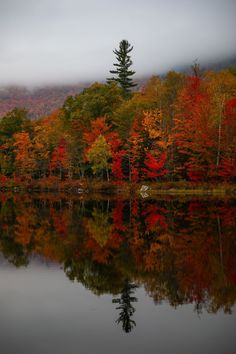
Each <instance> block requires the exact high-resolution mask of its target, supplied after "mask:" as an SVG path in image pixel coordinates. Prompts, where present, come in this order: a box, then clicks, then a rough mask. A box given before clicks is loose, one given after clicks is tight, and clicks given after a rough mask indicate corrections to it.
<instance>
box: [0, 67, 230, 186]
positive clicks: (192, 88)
mask: <svg viewBox="0 0 236 354" xmlns="http://www.w3.org/2000/svg"><path fill="white" fill-rule="evenodd" d="M88 179H90V180H91V179H93V180H95V179H96V180H104V181H105V180H107V181H110V182H112V183H114V184H122V183H124V182H130V183H132V184H134V183H137V182H140V181H190V182H193V183H197V182H200V183H203V182H207V183H218V182H235V179H236V76H235V70H233V69H227V70H222V71H219V72H214V71H205V72H202V71H201V70H199V67H198V66H196V65H195V66H194V67H193V72H192V74H191V75H186V74H184V73H179V72H175V71H170V72H168V73H167V74H166V76H165V77H162V78H160V77H158V76H155V77H152V78H151V79H150V80H149V81H148V82H147V83H146V84H145V85H144V86H143V87H142V89H141V90H138V91H135V89H133V90H132V92H125V93H124V90H123V89H122V87H121V85H119V83H118V82H115V81H111V82H108V83H94V84H92V85H91V86H90V87H88V88H86V89H84V90H83V91H82V92H81V93H79V94H77V95H74V96H69V97H67V98H66V100H65V101H64V104H63V105H62V107H58V109H57V110H55V111H54V112H53V113H51V114H50V115H47V116H42V117H41V118H40V119H37V120H33V121H32V120H31V119H30V118H29V115H28V113H27V111H26V110H24V109H20V108H15V109H13V110H11V111H10V112H8V113H7V114H5V115H4V116H3V117H2V118H1V120H0V183H1V186H16V185H23V184H29V183H37V184H38V185H40V184H41V185H46V184H48V185H50V184H54V183H56V182H58V183H72V184H73V183H75V182H76V181H77V182H78V181H80V182H83V181H85V180H88ZM112 183H111V184H112Z"/></svg>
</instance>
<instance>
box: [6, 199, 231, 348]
mask: <svg viewBox="0 0 236 354" xmlns="http://www.w3.org/2000/svg"><path fill="white" fill-rule="evenodd" d="M235 230H236V199H233V198H230V197H226V198H224V199H219V198H216V197H211V198H210V197H208V198H200V197H194V198H190V197H188V198H183V197H182V198H176V197H174V196H171V197H167V196H166V197H160V198H157V199H150V198H144V199H142V198H141V197H140V198H132V199H130V200H128V199H125V198H122V196H116V197H114V196H104V195H103V196H97V195H94V196H87V195H81V196H70V195H60V194H55V195H54V194H50V193H49V194H33V195H27V194H25V195H20V194H10V193H5V194H4V193H1V194H0V264H1V267H0V308H1V322H0V343H1V350H0V353H2V354H28V353H29V354H42V353H43V354H78V353H81V354H92V353H96V354H100V353H101V354H111V353H112V354H121V353H123V354H126V353H127V354H132V353H135V354H157V353H160V354H234V353H235V350H236V349H235V348H236V336H235V327H236V326H235V325H236V315H235V312H236V311H235V310H236V306H235V302H236V232H235Z"/></svg>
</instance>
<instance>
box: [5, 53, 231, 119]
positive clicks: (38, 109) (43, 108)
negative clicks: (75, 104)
mask: <svg viewBox="0 0 236 354" xmlns="http://www.w3.org/2000/svg"><path fill="white" fill-rule="evenodd" d="M201 67H202V69H203V70H215V71H218V70H223V69H226V68H229V67H236V57H232V58H230V59H228V60H225V61H221V62H218V61H215V62H211V63H208V64H207V63H206V64H204V65H201ZM171 70H172V69H171ZM173 70H176V71H178V72H185V73H187V74H189V73H190V72H191V64H190V65H187V64H186V65H184V66H181V67H175V68H173ZM158 74H159V73H153V75H158ZM164 75H165V73H163V75H161V76H164ZM150 77H151V76H143V77H139V78H136V79H135V82H136V84H137V86H136V87H135V90H140V89H141V88H142V87H143V86H144V85H145V83H146V82H147V81H148V80H149V78H150ZM103 82H105V81H103ZM91 84H92V82H89V81H87V82H80V83H77V84H74V85H71V84H65V85H50V86H49V85H48V86H43V87H36V88H27V87H23V86H8V87H0V118H1V117H3V116H4V115H5V114H6V113H7V112H9V111H11V110H12V109H14V108H15V107H18V108H25V109H26V110H27V111H28V114H29V117H30V118H31V119H37V118H39V117H43V116H46V115H48V114H50V113H51V112H53V111H54V110H55V109H57V108H60V107H61V106H62V104H63V103H64V101H65V99H66V98H67V97H68V96H74V95H76V94H79V93H80V92H82V91H83V90H84V89H85V88H87V87H89V86H90V85H91Z"/></svg>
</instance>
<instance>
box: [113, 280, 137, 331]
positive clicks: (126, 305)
mask: <svg viewBox="0 0 236 354" xmlns="http://www.w3.org/2000/svg"><path fill="white" fill-rule="evenodd" d="M136 288H137V285H135V284H132V283H130V281H129V280H128V279H126V280H125V284H124V287H123V289H122V292H121V297H120V298H117V299H113V300H112V302H113V303H115V304H119V306H118V307H116V309H117V310H120V314H119V317H118V319H117V320H116V322H117V323H120V322H121V323H122V328H123V330H124V331H125V332H126V333H129V332H131V331H132V329H133V327H135V326H136V323H135V321H134V320H132V319H131V317H132V316H133V314H134V312H135V308H134V307H133V306H132V304H131V303H132V302H137V301H138V299H137V298H136V297H134V296H132V294H133V293H134V290H135V289H136Z"/></svg>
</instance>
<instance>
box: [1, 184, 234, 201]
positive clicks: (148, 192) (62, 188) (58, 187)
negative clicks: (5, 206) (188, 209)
mask: <svg viewBox="0 0 236 354" xmlns="http://www.w3.org/2000/svg"><path fill="white" fill-rule="evenodd" d="M0 192H1V193H7V192H12V193H66V194H76V195H80V194H81V195H85V194H112V195H136V196H138V195H140V197H143V198H146V197H152V196H158V195H177V196H182V195H188V196H191V195H193V196H194V195H198V196H201V195H202V196H207V195H220V196H235V197H236V184H235V183H218V184H207V183H197V184H196V183H195V184H193V183H191V182H186V181H179V182H149V183H148V182H147V183H145V182H143V183H135V184H130V183H128V182H124V183H122V184H115V183H114V182H103V181H82V182H81V181H72V182H63V181H57V182H56V183H54V184H50V185H49V184H42V183H35V181H33V182H32V183H21V184H17V185H11V186H10V185H4V186H3V185H0Z"/></svg>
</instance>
